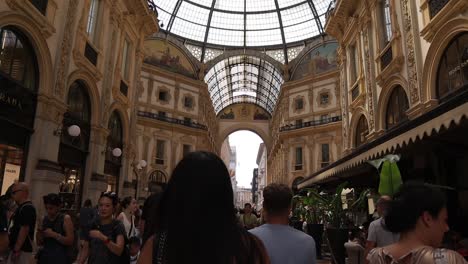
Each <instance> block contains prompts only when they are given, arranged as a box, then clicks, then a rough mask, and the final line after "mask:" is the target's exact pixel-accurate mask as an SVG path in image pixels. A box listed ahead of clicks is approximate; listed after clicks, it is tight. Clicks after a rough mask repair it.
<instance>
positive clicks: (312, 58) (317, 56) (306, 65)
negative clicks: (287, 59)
mask: <svg viewBox="0 0 468 264" xmlns="http://www.w3.org/2000/svg"><path fill="white" fill-rule="evenodd" d="M337 48H338V44H337V43H336V42H331V43H325V44H323V45H321V46H319V47H317V48H315V49H313V50H311V51H310V52H309V53H307V54H306V55H305V56H304V57H302V59H301V61H300V63H299V64H298V65H297V67H296V69H295V71H294V74H293V78H292V80H299V79H302V78H304V77H308V76H314V75H318V74H322V73H325V72H329V71H333V70H336V69H337V68H338V65H337V61H336V56H337V54H336V51H337Z"/></svg>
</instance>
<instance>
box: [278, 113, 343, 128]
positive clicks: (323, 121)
mask: <svg viewBox="0 0 468 264" xmlns="http://www.w3.org/2000/svg"><path fill="white" fill-rule="evenodd" d="M338 121H341V116H333V117H329V118H324V119H321V120H313V121H307V122H303V123H300V124H290V125H285V126H282V127H280V130H279V131H280V132H284V131H291V130H295V129H301V128H304V127H312V126H320V125H325V124H329V123H334V122H338Z"/></svg>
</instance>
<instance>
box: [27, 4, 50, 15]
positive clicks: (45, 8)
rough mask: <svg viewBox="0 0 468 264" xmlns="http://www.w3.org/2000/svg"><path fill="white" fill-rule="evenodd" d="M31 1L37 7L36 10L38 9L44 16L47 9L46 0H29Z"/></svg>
mask: <svg viewBox="0 0 468 264" xmlns="http://www.w3.org/2000/svg"><path fill="white" fill-rule="evenodd" d="M29 1H30V2H31V4H33V6H35V7H36V8H37V10H39V12H41V13H42V14H43V15H44V16H45V14H46V11H47V2H48V1H47V0H29Z"/></svg>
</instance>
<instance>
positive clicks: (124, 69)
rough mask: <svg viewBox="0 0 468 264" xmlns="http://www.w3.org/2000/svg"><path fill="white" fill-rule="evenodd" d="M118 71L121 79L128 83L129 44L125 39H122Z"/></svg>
mask: <svg viewBox="0 0 468 264" xmlns="http://www.w3.org/2000/svg"><path fill="white" fill-rule="evenodd" d="M120 70H121V74H122V76H121V77H122V79H123V80H125V81H127V82H128V81H129V78H130V42H129V41H128V39H126V38H125V39H124V42H123V47H122V62H121V67H120Z"/></svg>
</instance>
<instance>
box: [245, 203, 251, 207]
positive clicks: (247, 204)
mask: <svg viewBox="0 0 468 264" xmlns="http://www.w3.org/2000/svg"><path fill="white" fill-rule="evenodd" d="M246 206H249V207H250V208H252V205H251V204H250V203H245V204H244V208H245V207H246Z"/></svg>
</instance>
